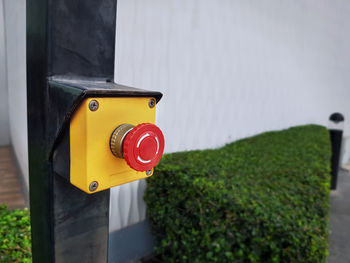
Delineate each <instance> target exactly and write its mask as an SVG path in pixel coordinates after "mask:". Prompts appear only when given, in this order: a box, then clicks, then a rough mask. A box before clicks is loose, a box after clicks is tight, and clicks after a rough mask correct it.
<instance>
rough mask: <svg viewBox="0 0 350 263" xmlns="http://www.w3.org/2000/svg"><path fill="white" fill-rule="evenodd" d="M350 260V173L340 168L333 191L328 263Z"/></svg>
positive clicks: (346, 262) (341, 262)
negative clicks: (335, 187) (335, 188)
mask: <svg viewBox="0 0 350 263" xmlns="http://www.w3.org/2000/svg"><path fill="white" fill-rule="evenodd" d="M349 262H350V174H349V173H348V172H347V171H345V170H340V172H339V175H338V184H337V190H336V191H331V209H330V235H329V256H328V260H327V263H349Z"/></svg>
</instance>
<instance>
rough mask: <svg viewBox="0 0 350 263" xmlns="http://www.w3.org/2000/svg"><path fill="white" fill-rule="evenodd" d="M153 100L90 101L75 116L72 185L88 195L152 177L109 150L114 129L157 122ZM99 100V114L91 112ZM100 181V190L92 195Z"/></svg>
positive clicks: (71, 137) (72, 130) (71, 169)
mask: <svg viewBox="0 0 350 263" xmlns="http://www.w3.org/2000/svg"><path fill="white" fill-rule="evenodd" d="M150 99H151V98H88V99H86V100H85V101H84V102H83V103H82V104H81V105H80V107H79V109H78V110H77V111H76V112H75V114H74V116H73V118H72V119H71V123H70V161H71V162H70V182H71V183H72V184H73V185H75V186H76V187H78V188H80V189H81V190H83V191H84V192H86V193H95V192H98V191H102V190H105V189H108V188H111V187H113V186H117V185H121V184H125V183H128V182H132V181H135V180H139V179H142V178H145V177H149V176H151V175H152V174H150V175H146V173H145V172H138V171H135V170H133V169H131V168H130V167H129V166H128V165H127V163H126V161H125V160H124V159H121V158H117V157H115V156H114V155H113V154H112V152H111V150H110V147H109V140H110V136H111V134H112V132H113V131H114V129H115V128H116V127H117V126H119V125H120V124H123V123H129V124H132V125H135V126H136V125H138V124H141V123H146V122H147V123H154V122H155V108H156V107H153V108H150V107H149V105H148V102H149V100H150ZM91 100H96V101H97V102H98V104H99V107H98V109H97V110H96V111H91V110H90V109H89V103H90V101H91ZM94 181H96V182H97V183H98V187H97V189H96V190H95V191H90V189H89V185H90V184H91V183H92V182H94Z"/></svg>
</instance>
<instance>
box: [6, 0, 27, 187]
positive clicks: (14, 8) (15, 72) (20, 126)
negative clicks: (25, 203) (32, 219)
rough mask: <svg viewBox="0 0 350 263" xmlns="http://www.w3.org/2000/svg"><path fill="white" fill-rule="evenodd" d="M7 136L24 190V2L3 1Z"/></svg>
mask: <svg viewBox="0 0 350 263" xmlns="http://www.w3.org/2000/svg"><path fill="white" fill-rule="evenodd" d="M4 4H5V20H6V48H7V73H8V77H7V80H8V103H9V117H10V135H11V143H12V145H13V148H14V151H15V154H16V157H17V160H18V162H19V165H20V169H21V171H22V174H23V175H24V177H25V183H26V184H27V186H28V149H27V147H28V146H27V144H28V142H27V89H26V86H27V80H26V1H25V0H4Z"/></svg>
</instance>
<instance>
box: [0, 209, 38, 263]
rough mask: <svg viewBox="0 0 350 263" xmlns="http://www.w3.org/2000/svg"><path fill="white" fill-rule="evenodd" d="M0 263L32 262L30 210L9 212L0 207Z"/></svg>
mask: <svg viewBox="0 0 350 263" xmlns="http://www.w3.org/2000/svg"><path fill="white" fill-rule="evenodd" d="M0 262H2V263H7V262H23V263H29V262H32V261H31V238H30V216H29V211H28V209H24V210H13V211H9V210H8V209H7V208H6V206H5V205H1V206H0Z"/></svg>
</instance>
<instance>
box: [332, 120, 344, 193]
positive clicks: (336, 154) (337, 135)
mask: <svg viewBox="0 0 350 263" xmlns="http://www.w3.org/2000/svg"><path fill="white" fill-rule="evenodd" d="M329 120H330V121H331V122H332V126H333V127H330V129H329V134H330V139H331V145H332V159H331V176H332V177H331V190H336V189H337V180H338V170H339V160H340V151H341V144H342V138H343V130H342V128H340V127H336V125H339V124H340V123H342V122H344V116H343V115H342V114H340V113H333V114H332V115H331V116H330V117H329Z"/></svg>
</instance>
